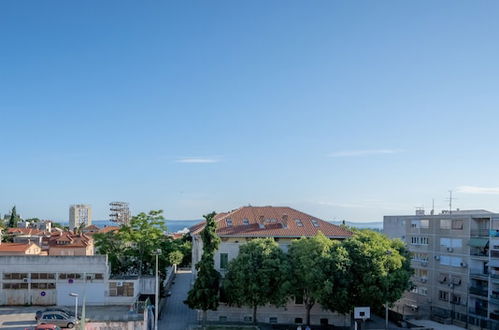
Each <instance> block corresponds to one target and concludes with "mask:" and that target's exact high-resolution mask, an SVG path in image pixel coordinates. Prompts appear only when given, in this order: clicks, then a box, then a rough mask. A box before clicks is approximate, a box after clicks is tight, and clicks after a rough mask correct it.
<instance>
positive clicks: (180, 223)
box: [62, 220, 201, 233]
mask: <svg viewBox="0 0 499 330" xmlns="http://www.w3.org/2000/svg"><path fill="white" fill-rule="evenodd" d="M200 221H201V220H166V221H165V222H166V227H167V231H168V232H169V233H176V232H178V231H183V230H184V229H186V228H189V227H192V226H194V225H195V224H197V223H199V222H200ZM92 224H93V225H96V226H97V227H99V228H104V227H107V226H116V223H115V222H112V221H109V220H93V221H92ZM62 225H66V226H67V225H68V223H65V224H62Z"/></svg>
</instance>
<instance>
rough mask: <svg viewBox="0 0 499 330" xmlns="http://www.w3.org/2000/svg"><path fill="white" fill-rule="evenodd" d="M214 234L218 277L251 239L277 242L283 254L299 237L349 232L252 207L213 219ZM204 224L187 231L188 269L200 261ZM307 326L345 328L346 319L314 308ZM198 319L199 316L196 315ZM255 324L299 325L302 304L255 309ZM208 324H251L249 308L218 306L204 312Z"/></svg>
mask: <svg viewBox="0 0 499 330" xmlns="http://www.w3.org/2000/svg"><path fill="white" fill-rule="evenodd" d="M216 223H217V231H216V232H217V234H218V236H220V238H221V240H222V241H221V243H220V246H219V248H218V251H217V252H216V254H215V268H216V269H217V271H219V272H220V273H221V274H222V276H223V275H224V274H225V272H226V270H227V265H228V262H229V261H230V260H232V259H234V258H235V257H237V255H238V254H239V247H240V246H241V244H244V243H246V242H247V241H248V240H251V239H252V238H266V237H271V238H273V239H274V240H275V241H276V242H278V244H279V246H280V247H281V249H283V250H284V251H287V249H288V247H289V245H290V244H291V242H292V240H294V239H299V238H300V237H311V236H315V235H316V234H317V233H318V232H319V231H321V232H322V233H323V234H324V235H325V236H326V237H329V238H330V239H345V238H347V237H350V236H351V235H352V233H351V232H349V231H348V230H345V229H343V228H341V227H339V226H336V225H333V224H331V223H329V222H327V221H323V220H320V219H318V218H316V217H313V216H311V215H308V214H305V213H303V212H300V211H297V210H294V209H292V208H290V207H273V206H265V207H256V206H245V207H241V208H238V209H236V210H233V211H231V212H228V213H219V214H217V216H216ZM204 225H205V223H204V222H201V223H199V224H197V225H195V226H194V227H192V228H191V236H192V265H193V274H194V275H196V269H195V267H194V266H195V265H196V263H197V262H199V261H200V260H201V255H202V251H203V250H202V249H203V248H202V245H203V244H202V241H201V237H200V233H201V231H202V230H203V228H204ZM310 316H311V318H310V320H311V323H312V324H314V325H319V324H321V325H332V324H334V325H336V326H348V325H349V324H350V319H349V316H344V315H340V314H337V313H332V312H330V311H327V310H324V309H322V307H321V306H320V305H319V304H316V305H315V306H314V307H313V308H312V310H311V315H310ZM199 317H201V314H199ZM257 318H258V321H260V322H266V323H286V324H293V323H296V324H302V323H303V322H304V321H305V319H306V312H305V307H304V305H303V302H302V301H297V300H296V301H289V303H288V304H287V305H286V306H284V307H282V308H276V307H274V306H265V307H261V308H259V309H258V315H257ZM208 320H210V321H231V322H248V323H249V322H252V310H251V308H237V307H229V306H227V305H226V304H224V303H221V304H220V306H219V308H218V310H217V311H208Z"/></svg>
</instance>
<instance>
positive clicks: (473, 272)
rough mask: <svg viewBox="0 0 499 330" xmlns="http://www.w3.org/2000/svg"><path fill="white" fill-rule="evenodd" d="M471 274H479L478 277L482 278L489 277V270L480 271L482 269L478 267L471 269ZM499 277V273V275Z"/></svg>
mask: <svg viewBox="0 0 499 330" xmlns="http://www.w3.org/2000/svg"><path fill="white" fill-rule="evenodd" d="M470 275H471V276H475V277H476V276H478V277H482V278H488V277H489V273H488V272H483V271H480V270H476V269H472V270H471V271H470ZM497 278H499V275H498V277H497Z"/></svg>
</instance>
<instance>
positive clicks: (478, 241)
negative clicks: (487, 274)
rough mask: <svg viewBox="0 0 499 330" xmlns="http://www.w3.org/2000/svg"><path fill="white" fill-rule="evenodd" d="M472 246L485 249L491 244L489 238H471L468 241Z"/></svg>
mask: <svg viewBox="0 0 499 330" xmlns="http://www.w3.org/2000/svg"><path fill="white" fill-rule="evenodd" d="M468 244H469V245H470V246H473V247H477V248H481V249H483V248H484V247H486V246H487V245H488V244H489V239H488V238H470V241H469V243H468Z"/></svg>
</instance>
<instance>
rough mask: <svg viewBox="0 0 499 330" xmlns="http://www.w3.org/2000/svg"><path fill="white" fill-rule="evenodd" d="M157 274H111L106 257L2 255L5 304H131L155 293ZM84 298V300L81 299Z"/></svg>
mask: <svg viewBox="0 0 499 330" xmlns="http://www.w3.org/2000/svg"><path fill="white" fill-rule="evenodd" d="M153 290H154V277H141V278H139V277H137V276H135V277H130V276H129V277H110V274H109V265H108V262H107V257H106V256H72V257H62V256H56V257H54V256H46V257H40V256H0V306H1V305H9V306H10V305H59V306H72V305H74V300H75V299H74V297H72V296H70V295H69V294H70V293H76V294H78V295H79V297H80V299H82V298H83V297H84V296H85V297H86V303H87V304H88V305H128V306H130V305H131V304H133V303H135V302H136V301H137V299H138V298H139V296H140V295H141V294H151V292H154V291H153ZM80 301H81V300H80Z"/></svg>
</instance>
